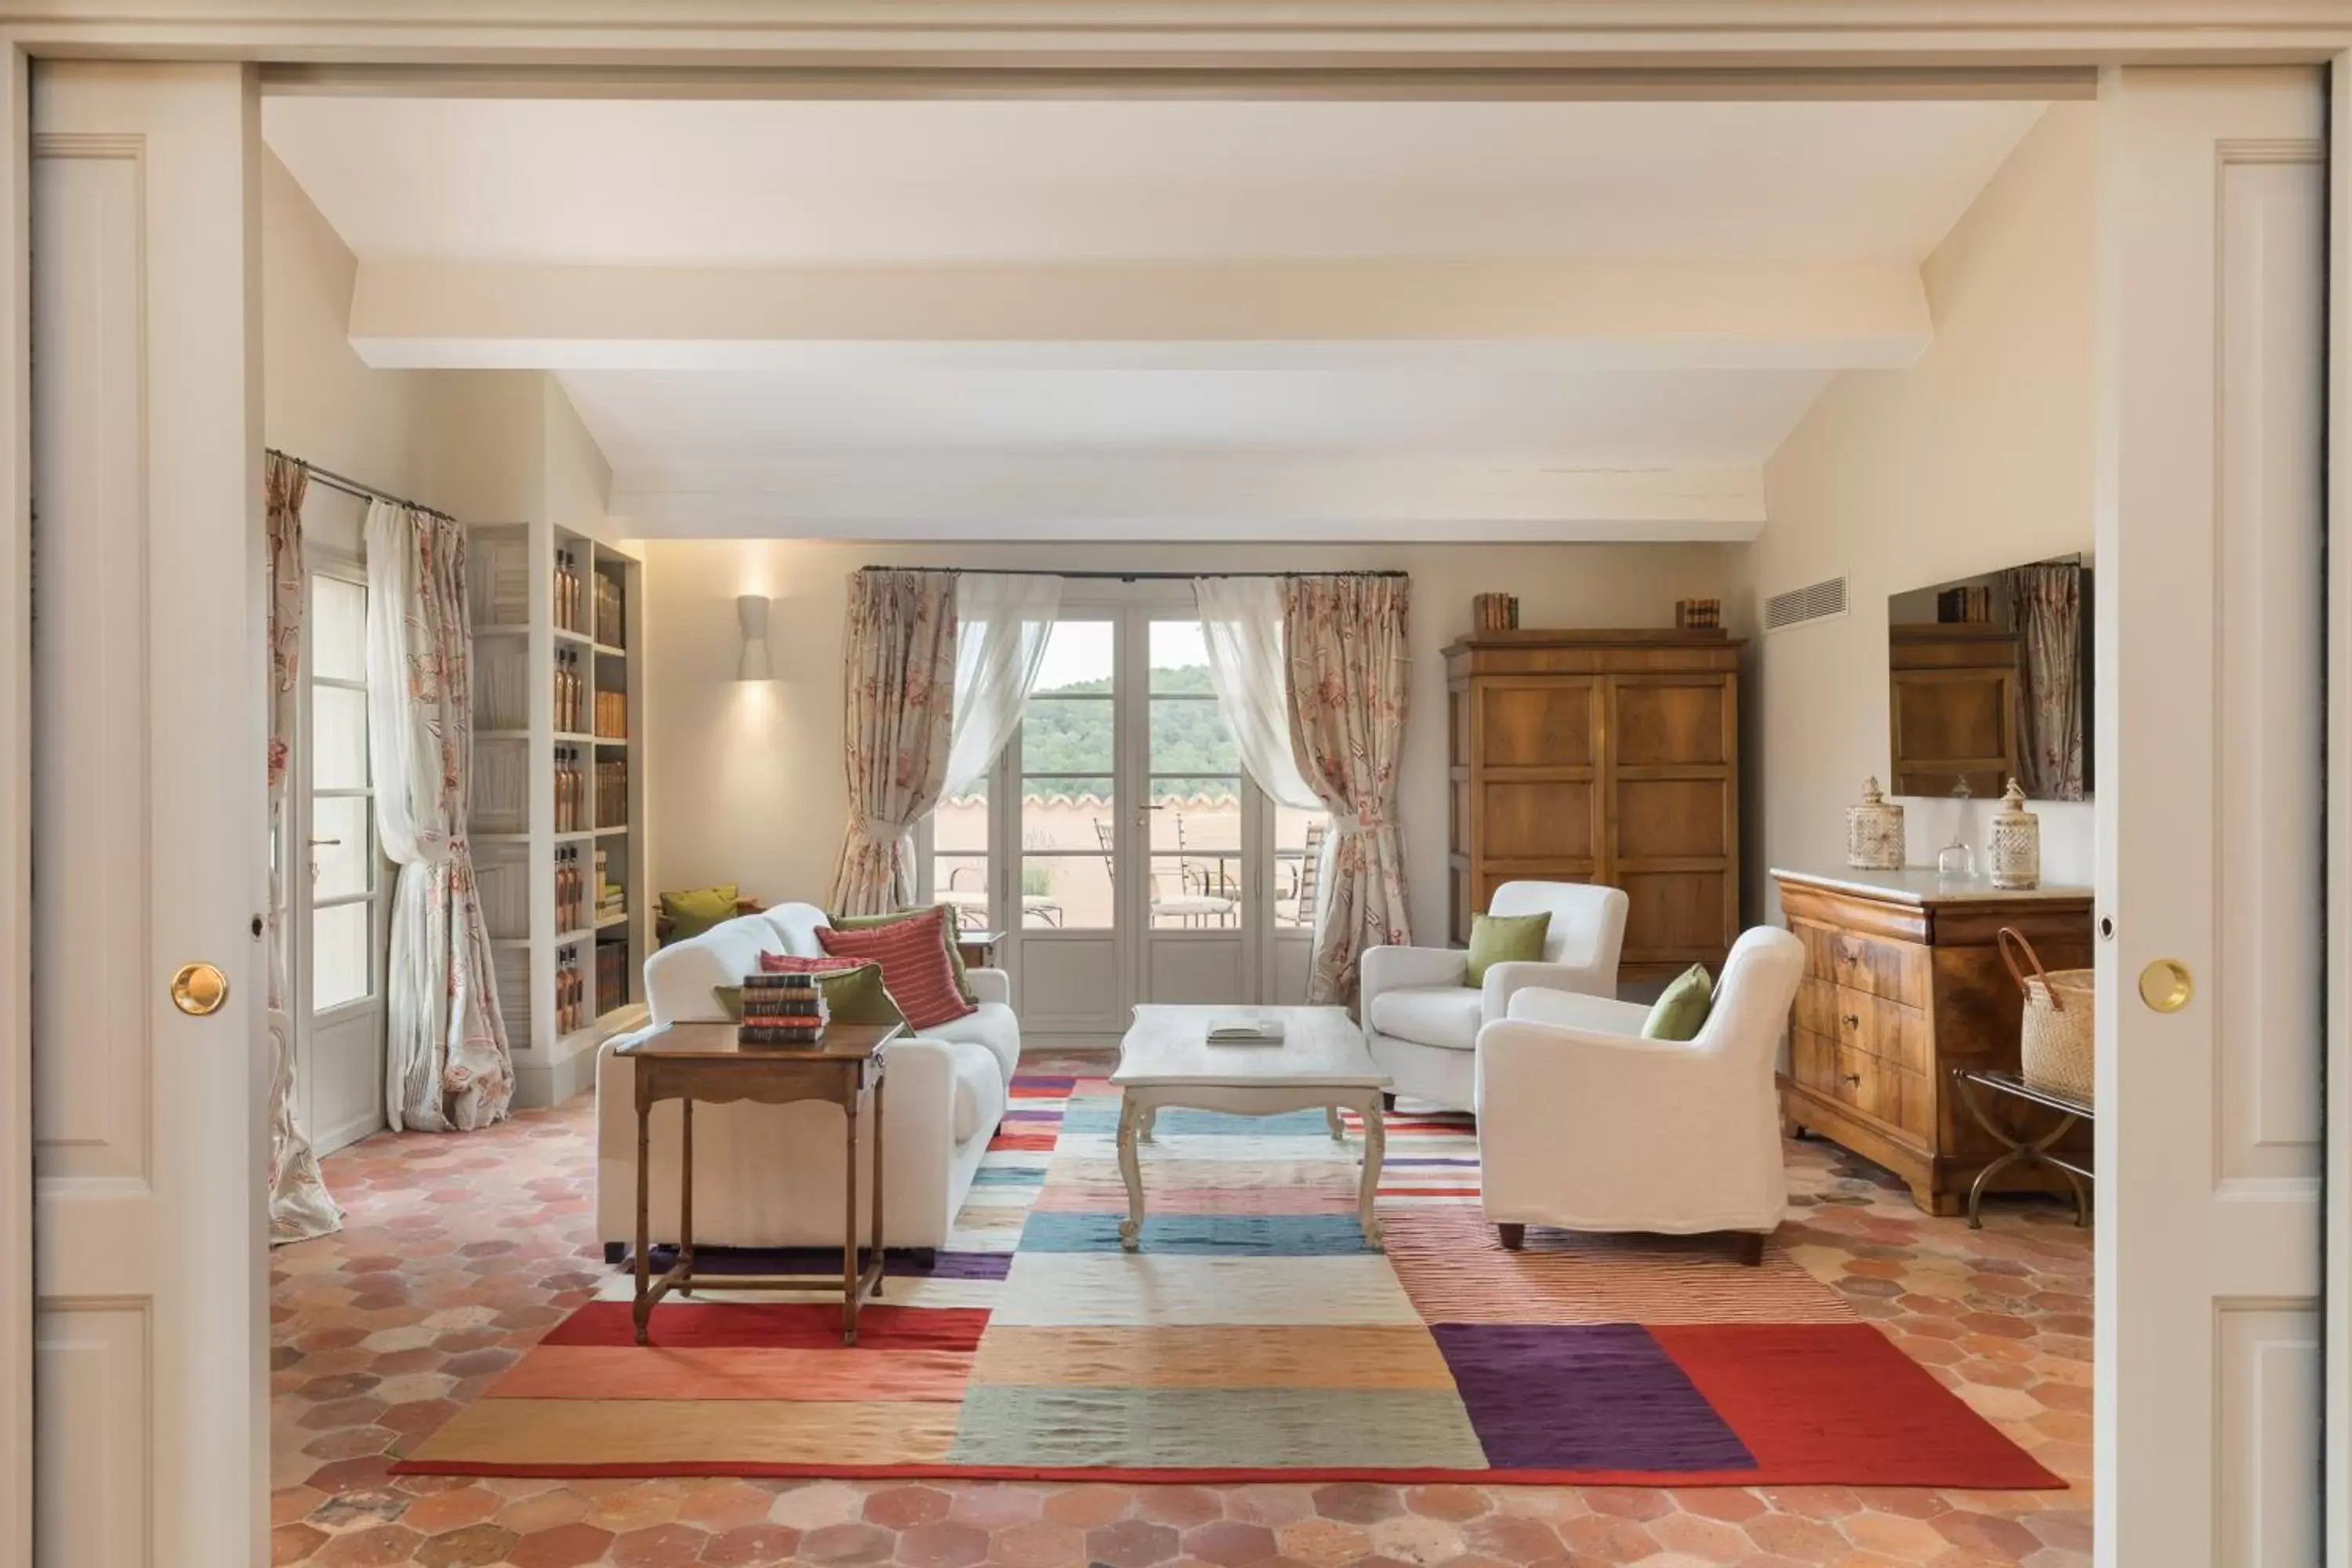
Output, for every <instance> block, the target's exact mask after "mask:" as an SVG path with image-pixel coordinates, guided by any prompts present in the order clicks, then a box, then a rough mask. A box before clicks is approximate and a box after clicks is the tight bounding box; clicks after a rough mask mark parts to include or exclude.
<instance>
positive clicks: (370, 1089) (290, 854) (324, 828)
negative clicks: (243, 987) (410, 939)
mask: <svg viewBox="0 0 2352 1568" xmlns="http://www.w3.org/2000/svg"><path fill="white" fill-rule="evenodd" d="M303 630H304V638H305V641H306V642H307V644H308V647H306V648H305V650H304V657H303V659H302V666H301V668H302V688H303V689H302V692H301V701H300V703H299V710H300V714H301V718H300V721H299V728H298V731H297V737H296V744H295V754H294V756H293V758H292V759H291V762H290V764H289V766H290V769H291V773H290V776H291V778H292V780H293V788H292V789H291V790H290V791H289V796H290V801H289V805H290V806H291V809H290V810H289V812H288V814H287V823H286V842H284V843H283V844H281V845H279V846H278V853H279V854H280V855H281V856H282V857H284V859H283V861H282V864H284V865H286V866H288V867H289V868H291V871H292V874H291V875H290V876H289V877H287V878H286V879H284V886H285V887H286V889H287V899H288V903H289V906H290V907H289V909H288V910H284V911H282V912H283V913H284V915H285V916H286V920H287V924H286V930H287V931H289V932H290V933H291V935H292V944H291V945H292V951H291V952H290V953H289V958H290V959H291V961H292V962H291V963H290V965H289V968H290V970H291V972H292V975H293V991H292V994H291V996H290V997H289V1007H290V1008H291V1009H292V1011H293V1016H294V1038H295V1064H296V1071H295V1079H294V1084H295V1093H296V1096H297V1100H296V1105H295V1111H296V1115H297V1118H298V1120H299V1121H300V1124H301V1126H302V1128H303V1129H304V1130H305V1131H307V1132H309V1134H310V1142H311V1145H312V1147H314V1148H315V1149H316V1150H317V1151H318V1152H320V1153H321V1154H325V1153H330V1152H333V1151H334V1150H337V1149H340V1148H341V1147H343V1145H345V1144H347V1143H351V1142H356V1141H357V1140H359V1139H362V1138H364V1137H366V1136H367V1135H368V1134H369V1133H371V1132H374V1131H380V1130H382V1128H383V1125H384V1115H383V1102H384V1045H383V1041H384V1004H383V967H384V958H385V949H386V946H387V939H386V935H385V932H386V930H387V927H386V923H385V922H386V910H385V903H384V890H385V889H386V888H387V886H388V885H389V883H390V880H391V879H390V878H388V877H387V876H385V874H384V866H383V854H382V852H381V851H380V850H379V849H378V847H377V845H376V837H375V775H374V768H373V759H372V757H371V755H370V753H369V750H368V726H367V704H368V688H367V659H366V648H367V576H366V572H365V569H364V568H362V566H361V565H360V564H359V563H357V562H353V561H346V560H341V559H338V558H335V557H333V556H331V555H323V554H322V552H316V551H313V552H311V563H310V614H309V616H307V617H306V618H305V622H304V628H303Z"/></svg>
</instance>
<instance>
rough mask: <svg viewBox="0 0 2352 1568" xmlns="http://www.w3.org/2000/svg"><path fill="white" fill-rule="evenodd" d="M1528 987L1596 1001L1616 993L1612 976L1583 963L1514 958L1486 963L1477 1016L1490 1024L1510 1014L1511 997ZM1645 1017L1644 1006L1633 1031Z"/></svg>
mask: <svg viewBox="0 0 2352 1568" xmlns="http://www.w3.org/2000/svg"><path fill="white" fill-rule="evenodd" d="M1531 987H1540V988H1542V989H1544V990H1547V991H1554V992H1559V993H1561V994H1577V995H1580V996H1584V997H1587V998H1590V999H1592V1000H1596V1001H1601V1000H1605V1001H1610V1002H1614V1001H1615V1000H1616V994H1617V986H1616V983H1615V977H1614V976H1613V975H1602V974H1601V973H1598V972H1596V971H1594V970H1593V969H1591V968H1589V967H1588V966H1586V965H1584V964H1580V963H1537V962H1534V961H1532V960H1526V959H1514V960H1511V961H1508V962H1507V963H1490V964H1488V965H1487V966H1486V983H1485V984H1484V986H1483V987H1482V993H1481V996H1480V1002H1479V1011H1480V1016H1483V1017H1484V1018H1485V1019H1486V1021H1487V1022H1488V1023H1490V1024H1491V1023H1493V1022H1495V1021H1496V1019H1498V1018H1507V1017H1510V1016H1513V1015H1512V1010H1511V1000H1512V998H1513V997H1515V996H1517V994H1519V993H1520V992H1522V991H1525V990H1528V989H1529V988H1531ZM1645 1016H1648V1010H1647V1009H1646V1008H1645V1009H1643V1010H1642V1011H1641V1012H1640V1013H1639V1014H1637V1015H1636V1016H1635V1017H1634V1021H1633V1031H1632V1032H1633V1033H1636V1034H1638V1033H1640V1032H1641V1020H1642V1018H1643V1017H1645ZM1608 1027H1614V1025H1613V1024H1612V1025H1608Z"/></svg>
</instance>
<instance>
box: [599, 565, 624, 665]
mask: <svg viewBox="0 0 2352 1568" xmlns="http://www.w3.org/2000/svg"><path fill="white" fill-rule="evenodd" d="M595 581H596V640H597V641H598V642H600V643H603V644H604V646H605V647H620V646H621V585H620V584H618V583H615V582H614V581H613V579H611V578H610V577H607V576H605V575H604V574H603V573H602V572H599V573H597V574H596V579H595Z"/></svg>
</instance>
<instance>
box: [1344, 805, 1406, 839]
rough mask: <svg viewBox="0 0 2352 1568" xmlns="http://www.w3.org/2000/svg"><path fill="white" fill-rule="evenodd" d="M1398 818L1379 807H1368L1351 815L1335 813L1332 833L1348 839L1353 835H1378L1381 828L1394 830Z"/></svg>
mask: <svg viewBox="0 0 2352 1568" xmlns="http://www.w3.org/2000/svg"><path fill="white" fill-rule="evenodd" d="M1395 826H1396V818H1394V817H1392V816H1390V815H1389V814H1388V813H1387V812H1385V811H1382V810H1381V809H1379V808H1378V807H1377V806H1366V807H1363V808H1361V809H1360V810H1358V811H1356V812H1354V813H1352V814H1349V815H1344V816H1343V815H1340V814H1338V813H1334V814H1333V815H1332V817H1331V831H1332V832H1334V833H1336V834H1339V835H1340V836H1341V837H1346V836H1347V835H1349V834H1351V833H1376V832H1378V831H1380V830H1381V828H1384V827H1385V828H1390V829H1393V828H1394V827H1395Z"/></svg>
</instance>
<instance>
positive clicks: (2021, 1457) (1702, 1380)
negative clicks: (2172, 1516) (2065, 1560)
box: [1650, 1323, 2065, 1490]
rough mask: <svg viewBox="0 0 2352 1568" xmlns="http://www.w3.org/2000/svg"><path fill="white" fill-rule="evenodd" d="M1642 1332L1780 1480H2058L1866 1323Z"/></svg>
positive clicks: (1936, 1483) (1983, 1485)
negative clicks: (1647, 1334)
mask: <svg viewBox="0 0 2352 1568" xmlns="http://www.w3.org/2000/svg"><path fill="white" fill-rule="evenodd" d="M1650 1337H1651V1338H1652V1339H1654V1340H1655V1341H1657V1342H1658V1343H1659V1345H1660V1346H1662V1347H1663V1348H1664V1350H1665V1352H1666V1353H1667V1354H1668V1355H1670V1356H1672V1357H1673V1358H1674V1360H1675V1364H1676V1365H1678V1366H1680V1367H1681V1368H1682V1369H1683V1374H1684V1375H1685V1376H1686V1377H1688V1378H1689V1379H1690V1380H1691V1383H1692V1384H1694V1385H1695V1386H1696V1388H1697V1389H1698V1391H1699V1393H1700V1394H1701V1395H1703V1396H1704V1397H1705V1398H1706V1402H1707V1403H1708V1404H1709V1405H1713V1406H1714V1407H1715V1412H1716V1414H1717V1415H1719V1416H1720V1417H1722V1419H1723V1421H1724V1423H1725V1424H1726V1425H1727V1426H1729V1427H1730V1428H1731V1429H1732V1430H1733V1431H1735V1432H1737V1433H1738V1434H1739V1440H1740V1441H1741V1442H1742V1443H1744V1444H1746V1445H1747V1446H1748V1452H1749V1453H1751V1454H1753V1455H1754V1456H1755V1457H1756V1467H1757V1469H1758V1471H1759V1473H1762V1474H1767V1475H1769V1476H1770V1477H1771V1478H1772V1479H1774V1480H1776V1481H1780V1482H1784V1483H1792V1482H1793V1483H1803V1482H1821V1483H1831V1482H1834V1483H1839V1484H1843V1485H1846V1486H1872V1487H1964V1488H1969V1489H1977V1490H1999V1489H2005V1488H2011V1487H2027V1488H2032V1487H2056V1486H2063V1485H2065V1483H2064V1482H2063V1481H2062V1480H2060V1479H2058V1478H2057V1477H2055V1476H2053V1475H2052V1474H2051V1473H2050V1472H2049V1471H2048V1470H2046V1469H2044V1468H2042V1467H2041V1466H2040V1465H2038V1464H2036V1463H2035V1462H2034V1461H2033V1459H2032V1458H2031V1457H2030V1456H2029V1455H2027V1454H2026V1452H2025V1451H2024V1450H2023V1449H2021V1448H2020V1447H2018V1446H2017V1445H2016V1444H2014V1443H2012V1442H2011V1441H2010V1440H2009V1439H2008V1438H2006V1437H2004V1436H2001V1435H2000V1432H1999V1431H1997V1430H1995V1429H1994V1427H1993V1426H1992V1424H1991V1423H1990V1422H1988V1421H1987V1420H1985V1418H1984V1417H1983V1416H1981V1415H1978V1414H1977V1413H1976V1412H1975V1411H1973V1410H1971V1409H1969V1406H1968V1405H1966V1404H1964V1403H1963V1402H1962V1401H1961V1400H1960V1399H1959V1398H1958V1396H1957V1395H1956V1394H1953V1393H1952V1392H1951V1391H1950V1390H1949V1389H1947V1388H1946V1387H1945V1386H1944V1385H1943V1384H1940V1383H1937V1381H1936V1380H1935V1378H1934V1377H1933V1376H1932V1375H1930V1374H1929V1373H1928V1372H1927V1368H1925V1367H1923V1366H1921V1365H1920V1364H1919V1363H1916V1362H1915V1361H1913V1360H1912V1359H1911V1358H1910V1357H1908V1356H1906V1355H1905V1354H1904V1353H1903V1352H1901V1351H1899V1350H1896V1349H1895V1347H1894V1346H1893V1345H1892V1344H1890V1343H1888V1342H1887V1340H1886V1336H1885V1334H1882V1333H1880V1332H1879V1331H1877V1330H1876V1329H1875V1328H1873V1327H1872V1326H1871V1325H1870V1324H1868V1323H1844V1324H1802V1325H1791V1324H1780V1323H1709V1324H1706V1325H1703V1326H1699V1327H1688V1328H1667V1327H1656V1328H1653V1329H1651V1330H1650Z"/></svg>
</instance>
